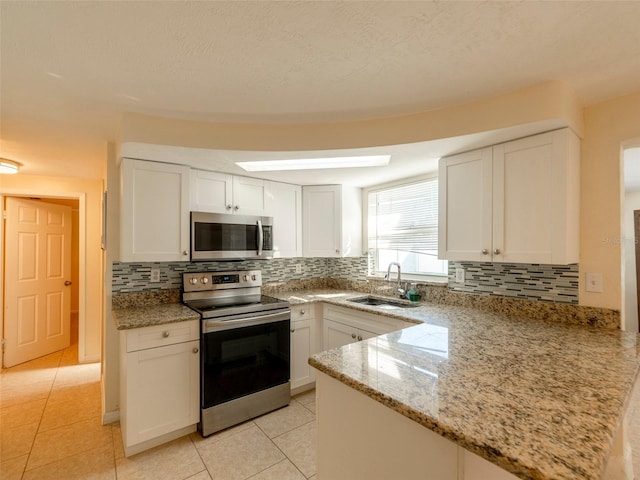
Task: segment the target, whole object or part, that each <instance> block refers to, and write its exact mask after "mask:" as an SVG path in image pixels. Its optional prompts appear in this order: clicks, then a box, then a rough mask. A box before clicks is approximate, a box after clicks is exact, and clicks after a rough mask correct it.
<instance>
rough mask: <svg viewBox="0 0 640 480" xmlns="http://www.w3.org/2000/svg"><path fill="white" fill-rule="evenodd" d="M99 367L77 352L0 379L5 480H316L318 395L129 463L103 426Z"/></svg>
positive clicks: (0, 462) (0, 458)
mask: <svg viewBox="0 0 640 480" xmlns="http://www.w3.org/2000/svg"><path fill="white" fill-rule="evenodd" d="M100 405H101V400H100V364H98V363H93V364H85V365H79V364H78V358H77V345H73V346H71V347H70V348H68V349H66V350H63V351H60V352H57V353H54V354H51V355H47V356H46V357H42V358H39V359H36V360H33V361H31V362H28V363H25V364H22V365H18V366H16V367H13V368H9V369H6V370H3V371H2V373H1V374H0V437H1V443H0V478H1V479H2V480H13V479H29V480H31V479H38V480H46V479H56V480H58V479H65V480H72V479H92V480H93V479H96V480H98V479H100V480H102V479H105V480H107V479H118V480H128V479H153V480H157V479H163V480H184V479H190V480H236V479H237V480H244V479H252V480H289V479H290V480H305V479H309V478H312V479H314V480H315V472H316V463H315V450H316V448H315V428H316V426H315V392H313V391H311V392H307V393H304V394H301V395H298V396H296V397H294V398H293V399H292V401H291V404H290V405H289V406H288V407H285V408H282V409H280V410H277V411H275V412H272V413H270V414H267V415H264V416H262V417H259V418H257V419H255V420H252V421H249V422H245V423H243V424H242V425H238V426H236V427H233V428H231V429H228V430H225V431H224V432H220V433H218V434H215V435H212V436H210V437H208V438H202V437H201V436H200V435H199V434H197V433H194V434H191V435H189V436H185V437H182V438H180V439H178V440H174V441H173V442H170V443H168V444H166V445H162V446H160V447H156V448H154V449H152V450H149V451H146V452H142V453H140V454H138V455H134V456H132V457H130V458H125V456H124V452H123V448H122V438H121V433H120V426H119V425H118V424H114V425H106V426H103V425H101V411H100V410H101V407H100Z"/></svg>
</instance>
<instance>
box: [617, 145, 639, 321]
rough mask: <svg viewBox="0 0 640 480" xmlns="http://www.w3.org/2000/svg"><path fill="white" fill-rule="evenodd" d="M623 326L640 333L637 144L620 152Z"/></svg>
mask: <svg viewBox="0 0 640 480" xmlns="http://www.w3.org/2000/svg"><path fill="white" fill-rule="evenodd" d="M622 167H623V168H622V182H621V183H622V185H621V186H622V187H623V195H622V208H621V209H620V210H621V215H622V219H621V242H620V255H621V258H622V319H623V324H622V328H623V329H624V330H626V331H631V332H640V321H639V318H640V307H639V304H638V299H640V292H639V291H638V290H639V289H640V146H638V147H632V148H626V149H625V150H624V151H623V154H622Z"/></svg>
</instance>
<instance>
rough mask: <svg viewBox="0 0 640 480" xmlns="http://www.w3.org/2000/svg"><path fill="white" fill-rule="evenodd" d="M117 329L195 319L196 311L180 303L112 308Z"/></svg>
mask: <svg viewBox="0 0 640 480" xmlns="http://www.w3.org/2000/svg"><path fill="white" fill-rule="evenodd" d="M112 315H113V320H114V321H115V322H116V328H117V329H118V330H127V329H130V328H141V327H149V326H152V325H164V324H167V323H174V322H183V321H185V320H197V319H199V318H200V315H198V314H197V313H196V312H194V311H193V310H191V309H190V308H189V307H185V306H184V305H182V304H181V303H161V304H157V305H145V306H136V307H129V308H119V309H114V310H112Z"/></svg>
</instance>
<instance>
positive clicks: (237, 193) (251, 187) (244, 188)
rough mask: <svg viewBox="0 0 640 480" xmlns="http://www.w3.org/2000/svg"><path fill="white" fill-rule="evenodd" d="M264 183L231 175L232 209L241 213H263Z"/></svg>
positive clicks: (264, 207) (265, 208)
mask: <svg viewBox="0 0 640 480" xmlns="http://www.w3.org/2000/svg"><path fill="white" fill-rule="evenodd" d="M266 183H267V182H265V181H264V180H258V179H257V178H249V177H233V211H234V213H239V214H241V215H260V216H262V215H264V214H265V212H266V211H267V207H266V205H265V202H266V198H267V195H266Z"/></svg>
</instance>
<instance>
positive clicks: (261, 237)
mask: <svg viewBox="0 0 640 480" xmlns="http://www.w3.org/2000/svg"><path fill="white" fill-rule="evenodd" d="M262 242H264V232H263V231H262V221H261V220H258V256H261V255H262Z"/></svg>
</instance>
